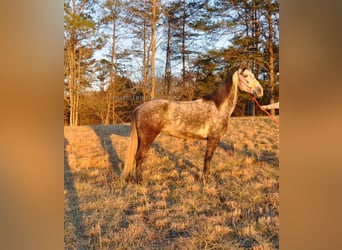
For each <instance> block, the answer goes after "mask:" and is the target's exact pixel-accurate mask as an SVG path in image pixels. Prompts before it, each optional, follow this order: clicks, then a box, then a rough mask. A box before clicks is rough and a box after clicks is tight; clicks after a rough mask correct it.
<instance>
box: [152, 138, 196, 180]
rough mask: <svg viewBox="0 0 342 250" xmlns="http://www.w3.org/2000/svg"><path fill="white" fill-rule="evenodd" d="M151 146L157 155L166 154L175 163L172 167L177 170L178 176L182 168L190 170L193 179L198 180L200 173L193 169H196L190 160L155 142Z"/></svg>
mask: <svg viewBox="0 0 342 250" xmlns="http://www.w3.org/2000/svg"><path fill="white" fill-rule="evenodd" d="M152 148H153V149H154V150H155V152H156V153H157V154H158V155H163V156H167V157H168V158H169V159H170V160H171V161H172V162H174V163H175V165H174V167H175V169H176V170H177V171H178V173H179V176H180V175H181V172H182V171H183V170H184V169H186V170H187V171H188V172H190V173H191V174H192V175H193V176H194V178H195V180H200V175H199V174H198V171H194V170H195V169H196V166H195V164H193V163H192V162H191V161H189V160H187V159H183V158H181V157H180V156H177V155H176V154H174V153H172V152H170V151H168V150H167V149H165V148H163V147H162V146H160V145H159V144H158V143H156V142H154V143H153V144H152ZM180 160H182V161H180ZM179 162H182V163H183V164H181V165H180V164H179Z"/></svg>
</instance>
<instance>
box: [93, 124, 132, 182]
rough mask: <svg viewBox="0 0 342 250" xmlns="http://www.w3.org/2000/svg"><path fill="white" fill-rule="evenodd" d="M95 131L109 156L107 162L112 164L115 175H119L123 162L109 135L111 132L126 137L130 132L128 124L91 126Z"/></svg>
mask: <svg viewBox="0 0 342 250" xmlns="http://www.w3.org/2000/svg"><path fill="white" fill-rule="evenodd" d="M91 128H92V129H93V130H94V132H95V133H96V135H97V137H98V138H99V141H100V143H101V146H102V148H103V149H104V150H105V151H106V152H107V154H108V156H109V163H110V164H111V166H112V170H113V172H114V174H115V175H116V176H120V175H121V172H122V169H123V166H124V162H123V161H122V160H121V159H120V157H119V156H118V153H117V151H116V149H115V147H114V145H113V143H112V141H111V138H110V136H111V135H112V134H114V135H119V136H124V137H128V136H129V133H130V125H128V124H116V125H98V126H91Z"/></svg>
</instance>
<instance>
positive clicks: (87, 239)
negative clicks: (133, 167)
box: [64, 118, 279, 249]
mask: <svg viewBox="0 0 342 250" xmlns="http://www.w3.org/2000/svg"><path fill="white" fill-rule="evenodd" d="M128 134H129V125H115V126H96V127H90V126H89V127H76V128H70V127H65V129H64V139H65V166H64V170H65V186H64V197H65V202H64V216H65V222H64V228H65V230H64V233H65V236H64V244H65V249H175V248H178V249H179V248H180V249H245V248H249V249H277V248H279V246H278V244H279V242H278V241H279V237H278V233H279V185H278V177H279V160H278V159H279V157H278V156H279V129H278V127H277V126H276V125H275V124H273V123H272V122H271V121H270V120H269V119H267V118H232V119H231V121H230V124H229V128H228V132H227V134H226V135H225V136H224V137H223V138H222V139H221V144H220V146H219V147H218V148H217V150H216V152H215V154H214V157H213V160H212V169H211V175H210V177H209V181H208V182H207V183H206V184H205V185H204V184H203V183H202V182H200V181H199V180H198V176H199V174H200V171H201V169H202V166H203V158H204V151H205V145H206V144H205V141H198V140H183V139H177V138H173V137H169V136H166V135H160V136H158V137H157V139H156V141H155V143H154V145H153V147H152V148H151V150H150V151H149V153H148V156H147V158H146V159H145V162H144V163H145V164H144V165H145V166H146V168H145V171H144V174H143V178H144V181H143V183H142V184H141V185H136V184H133V183H128V184H127V183H125V182H124V181H122V180H121V179H120V178H119V176H118V174H119V173H120V171H121V168H122V166H123V161H124V160H125V159H124V156H125V152H126V150H127V145H128Z"/></svg>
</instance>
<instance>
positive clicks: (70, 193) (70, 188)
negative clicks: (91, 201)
mask: <svg viewBox="0 0 342 250" xmlns="http://www.w3.org/2000/svg"><path fill="white" fill-rule="evenodd" d="M68 144H69V142H68V140H67V139H66V138H64V189H65V190H66V191H67V193H66V198H67V199H68V201H69V207H70V209H71V211H72V212H71V216H72V220H71V221H72V223H73V226H74V228H75V237H76V245H77V249H85V248H86V235H85V233H86V231H85V226H84V223H83V213H82V211H81V210H80V206H79V199H78V194H77V190H76V188H75V180H74V176H73V174H72V172H71V168H70V165H69V160H68V155H67V151H66V147H67V145H68Z"/></svg>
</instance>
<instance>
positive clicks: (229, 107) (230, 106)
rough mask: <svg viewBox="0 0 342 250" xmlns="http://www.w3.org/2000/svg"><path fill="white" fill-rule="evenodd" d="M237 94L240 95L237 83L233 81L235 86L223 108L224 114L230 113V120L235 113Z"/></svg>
mask: <svg viewBox="0 0 342 250" xmlns="http://www.w3.org/2000/svg"><path fill="white" fill-rule="evenodd" d="M237 94H238V87H237V81H235V79H233V85H232V88H231V92H230V93H229V95H228V97H227V100H226V101H225V103H224V105H223V106H222V111H221V112H223V113H225V114H227V113H228V118H229V117H230V116H231V114H232V113H233V111H234V109H235V106H236V103H237Z"/></svg>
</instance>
